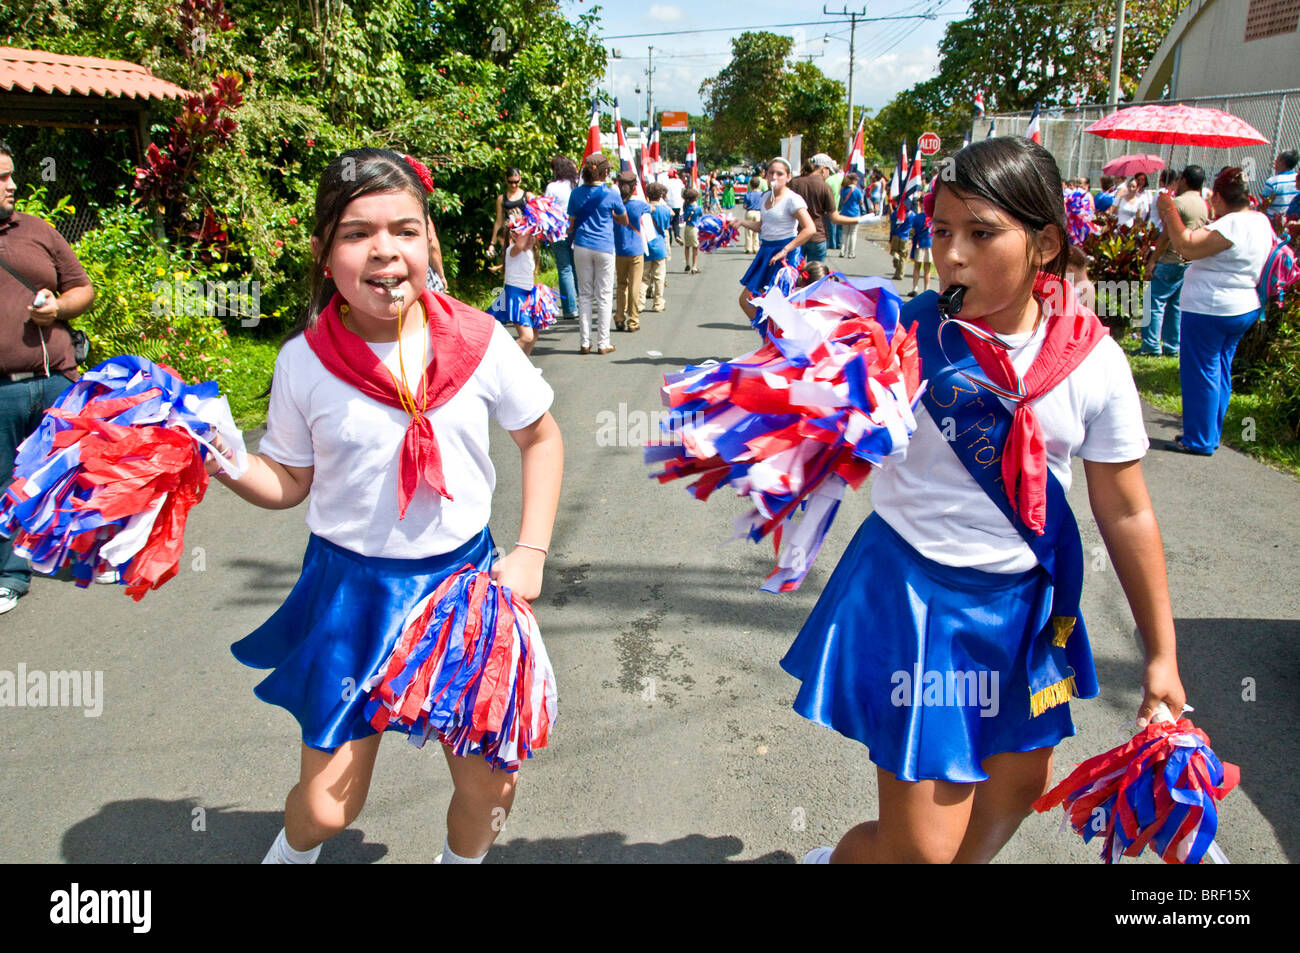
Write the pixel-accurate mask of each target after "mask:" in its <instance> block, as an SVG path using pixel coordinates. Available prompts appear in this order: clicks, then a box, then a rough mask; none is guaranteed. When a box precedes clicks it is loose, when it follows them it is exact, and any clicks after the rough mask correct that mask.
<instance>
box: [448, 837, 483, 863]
mask: <svg viewBox="0 0 1300 953" xmlns="http://www.w3.org/2000/svg"><path fill="white" fill-rule="evenodd" d="M486 856H487V852H486V851H485V852H484V853H483V857H486ZM483 857H462V856H460V854H458V853H456V852H455V851H453V850H452V849H451V845H450V844H448V843H447V838H445V837H444V838H443V839H442V855H441V856H440V857H439V858H438V863H440V864H481V863H483Z"/></svg>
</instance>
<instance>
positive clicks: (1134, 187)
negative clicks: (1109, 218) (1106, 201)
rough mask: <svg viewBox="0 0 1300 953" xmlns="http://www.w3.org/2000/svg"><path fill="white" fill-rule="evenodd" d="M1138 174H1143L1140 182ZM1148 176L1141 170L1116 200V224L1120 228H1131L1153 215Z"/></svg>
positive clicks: (1129, 181)
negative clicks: (1148, 189)
mask: <svg viewBox="0 0 1300 953" xmlns="http://www.w3.org/2000/svg"><path fill="white" fill-rule="evenodd" d="M1138 176H1141V178H1142V181H1141V182H1138ZM1146 178H1147V177H1146V176H1145V175H1143V174H1142V173H1141V172H1139V173H1138V174H1137V175H1135V176H1133V178H1131V179H1129V180H1128V183H1127V184H1126V186H1125V188H1124V191H1123V192H1121V193H1120V194H1119V198H1118V199H1116V200H1115V205H1114V209H1115V224H1116V225H1117V226H1119V227H1120V228H1131V227H1132V226H1133V225H1135V224H1136V223H1137V222H1138V221H1139V220H1142V221H1146V220H1147V219H1148V218H1150V217H1151V196H1149V195H1147V193H1146V187H1147V183H1146Z"/></svg>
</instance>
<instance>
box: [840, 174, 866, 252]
mask: <svg viewBox="0 0 1300 953" xmlns="http://www.w3.org/2000/svg"><path fill="white" fill-rule="evenodd" d="M862 202H863V197H862V190H861V189H860V188H858V174H857V173H856V172H846V173H845V174H844V188H842V189H840V214H841V215H844V216H847V217H848V218H857V217H858V216H859V215H861V214H862ZM842 229H843V237H842V239H841V242H840V257H841V258H857V257H858V223H857V222H854V223H853V224H851V225H849V224H846V225H843V226H842Z"/></svg>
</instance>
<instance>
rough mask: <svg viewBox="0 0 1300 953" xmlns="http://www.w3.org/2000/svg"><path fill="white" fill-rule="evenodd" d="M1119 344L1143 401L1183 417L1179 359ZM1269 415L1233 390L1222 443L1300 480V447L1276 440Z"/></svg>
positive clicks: (1256, 401)
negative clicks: (1145, 354)
mask: <svg viewBox="0 0 1300 953" xmlns="http://www.w3.org/2000/svg"><path fill="white" fill-rule="evenodd" d="M1120 344H1121V345H1122V346H1123V348H1124V352H1125V353H1126V354H1127V355H1128V362H1129V366H1130V367H1131V368H1132V369H1133V379H1134V380H1135V381H1136V382H1137V387H1138V392H1139V393H1140V394H1141V395H1142V399H1143V400H1145V401H1146V402H1147V403H1149V404H1151V406H1153V407H1155V408H1157V409H1159V410H1163V411H1167V412H1168V413H1171V414H1178V415H1181V414H1182V412H1183V396H1182V385H1181V384H1180V383H1179V380H1178V358H1176V357H1148V356H1144V355H1140V354H1138V353H1137V349H1138V347H1139V346H1140V344H1141V342H1139V341H1137V340H1135V339H1134V338H1131V337H1130V338H1127V339H1125V340H1123V341H1121V342H1120ZM1266 414H1267V411H1266V410H1265V409H1263V408H1262V405H1261V402H1260V400H1259V398H1258V397H1256V396H1255V395H1254V394H1248V393H1237V392H1235V391H1234V392H1233V394H1232V396H1231V397H1230V398H1229V399H1228V413H1227V416H1226V417H1225V418H1224V421H1223V442H1224V443H1225V444H1227V445H1228V446H1230V447H1232V448H1234V449H1236V450H1240V451H1242V452H1243V453H1248V454H1250V456H1252V457H1254V458H1255V459H1257V460H1260V461H1262V462H1263V463H1267V464H1268V465H1269V466H1272V467H1275V468H1276V469H1279V470H1283V471H1285V472H1287V473H1290V474H1291V475H1292V476H1294V477H1300V445H1297V444H1296V443H1295V442H1294V441H1283V440H1278V439H1277V438H1276V437H1274V436H1273V435H1272V430H1273V428H1272V427H1271V426H1270V424H1269V421H1268V419H1267V416H1266Z"/></svg>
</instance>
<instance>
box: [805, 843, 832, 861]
mask: <svg viewBox="0 0 1300 953" xmlns="http://www.w3.org/2000/svg"><path fill="white" fill-rule="evenodd" d="M834 851H835V848H833V847H814V848H813V849H812V850H810V851H808V853H806V854H804V855H803V860H801V861H799V863H801V864H829V863H830V862H831V854H832V853H834Z"/></svg>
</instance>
